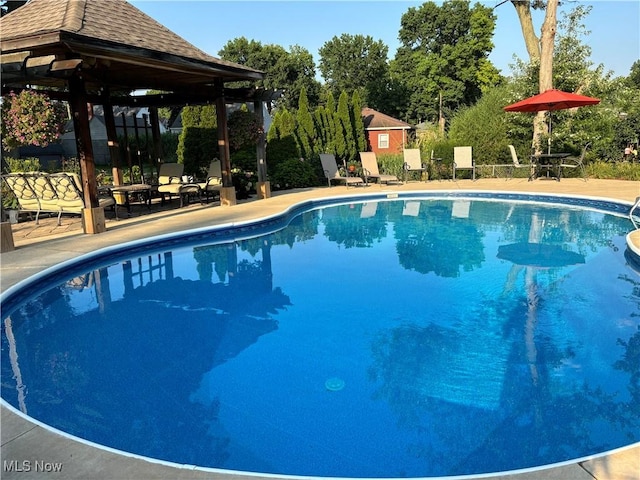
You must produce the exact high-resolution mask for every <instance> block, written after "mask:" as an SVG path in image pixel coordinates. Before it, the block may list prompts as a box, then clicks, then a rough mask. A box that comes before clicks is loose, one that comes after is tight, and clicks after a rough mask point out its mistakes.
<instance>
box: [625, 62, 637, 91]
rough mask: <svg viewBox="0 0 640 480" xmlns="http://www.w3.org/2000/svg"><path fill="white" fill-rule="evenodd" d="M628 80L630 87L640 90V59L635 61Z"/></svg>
mask: <svg viewBox="0 0 640 480" xmlns="http://www.w3.org/2000/svg"><path fill="white" fill-rule="evenodd" d="M626 81H627V85H628V86H629V87H631V88H636V89H638V90H640V60H636V61H635V62H633V65H631V70H630V71H629V76H628V77H627V79H626Z"/></svg>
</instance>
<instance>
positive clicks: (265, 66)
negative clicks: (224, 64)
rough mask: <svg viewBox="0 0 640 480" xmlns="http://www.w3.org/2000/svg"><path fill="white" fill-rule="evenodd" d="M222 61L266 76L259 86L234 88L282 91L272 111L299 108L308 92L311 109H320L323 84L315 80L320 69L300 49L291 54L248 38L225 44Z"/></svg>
mask: <svg viewBox="0 0 640 480" xmlns="http://www.w3.org/2000/svg"><path fill="white" fill-rule="evenodd" d="M218 54H219V55H220V58H222V59H224V60H230V61H232V62H236V63H239V64H241V65H246V66H247V67H251V68H255V69H257V70H261V71H263V72H265V73H266V78H265V79H264V80H260V81H257V82H250V83H247V82H236V83H237V85H233V86H250V87H251V88H253V87H262V88H266V89H274V90H277V89H282V90H284V92H285V93H284V95H283V97H282V98H279V99H276V100H274V102H273V105H271V106H272V107H285V108H289V109H293V108H296V106H297V101H298V98H299V96H300V92H301V91H302V89H303V88H304V89H305V90H306V92H307V97H308V98H309V102H310V104H311V105H317V104H318V99H319V95H320V83H319V82H318V81H317V80H316V78H315V70H316V66H315V63H314V61H313V56H312V55H311V53H310V52H309V51H308V50H306V49H304V48H302V47H300V46H297V45H294V46H292V47H291V48H290V51H289V52H287V51H286V50H285V49H284V48H283V47H281V46H279V45H262V43H260V42H257V41H255V40H247V39H246V38H245V37H240V38H236V39H234V40H231V41H229V42H227V43H226V44H225V46H224V47H223V48H222V50H220V51H219V52H218Z"/></svg>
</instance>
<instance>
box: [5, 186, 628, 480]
mask: <svg viewBox="0 0 640 480" xmlns="http://www.w3.org/2000/svg"><path fill="white" fill-rule="evenodd" d="M427 190H451V191H458V192H459V191H512V192H521V193H522V192H530V193H543V194H544V193H546V194H567V195H581V196H586V197H596V198H608V199H614V200H620V201H623V202H627V203H629V205H631V204H633V202H634V201H635V200H636V198H637V197H638V196H640V182H627V181H618V180H589V181H588V182H584V181H582V180H579V179H563V180H562V181H561V182H556V181H549V180H544V179H543V180H536V181H533V182H529V181H527V180H526V179H511V180H504V179H481V180H478V181H475V182H472V181H470V180H459V181H456V182H453V181H442V182H438V181H431V182H426V183H424V182H411V183H408V184H404V185H390V186H379V185H370V186H368V187H364V188H361V187H355V188H349V189H347V188H346V187H343V186H340V187H332V188H326V187H324V188H315V189H303V190H295V191H284V192H275V194H274V195H273V196H272V197H271V198H269V199H265V200H256V199H250V200H246V201H241V202H239V204H238V205H236V206H233V207H224V208H222V207H220V206H219V204H218V203H217V202H215V203H211V204H208V205H201V204H198V203H196V204H191V205H189V206H186V207H183V208H179V209H177V208H171V209H160V208H157V209H156V208H152V209H151V211H146V207H144V206H140V205H135V206H134V207H133V215H132V217H131V218H124V219H122V218H121V219H119V220H116V219H115V218H113V215H112V214H110V213H108V214H107V232H105V233H102V234H98V235H84V234H83V233H82V227H81V223H80V219H79V218H76V217H63V220H62V225H61V226H57V225H56V220H55V219H44V220H42V221H41V224H40V225H39V226H35V225H34V222H24V223H20V224H18V225H14V226H13V236H14V243H15V246H16V249H15V250H14V251H11V252H6V253H3V254H2V255H1V256H0V260H1V270H0V273H1V277H0V281H1V283H0V287H1V289H2V291H4V290H6V289H7V288H9V287H11V286H12V285H14V284H16V283H17V282H19V281H21V280H23V279H26V278H28V277H29V276H31V275H33V274H36V273H38V272H39V271H42V270H44V269H46V268H48V267H50V266H53V265H55V264H58V263H60V262H62V261H65V260H69V259H73V258H75V257H76V256H78V255H81V254H84V253H88V252H92V251H95V250H98V249H100V248H103V247H106V246H110V245H114V244H118V243H122V242H128V241H133V240H137V239H143V238H148V237H152V236H155V235H161V234H168V233H171V232H176V231H181V230H186V229H191V228H199V227H207V226H211V225H217V224H228V223H233V222H242V221H247V220H252V219H256V218H261V217H265V216H269V215H273V214H277V213H279V212H281V211H283V210H284V209H286V208H288V207H289V206H291V205H293V204H296V203H299V202H303V201H306V200H309V199H315V198H326V197H330V196H338V195H358V194H366V193H372V192H380V191H383V192H398V191H403V192H409V191H427ZM631 229H632V225H631V223H630V230H631ZM637 238H639V240H640V237H637ZM639 247H640V245H639ZM1 422H2V424H1V426H2V429H1V434H2V445H1V451H0V454H1V460H2V465H3V470H2V473H1V477H2V478H3V479H13V478H15V479H31V478H35V479H44V478H47V479H125V478H130V479H165V478H166V479H205V478H208V479H215V478H235V479H243V478H247V479H248V478H254V479H255V478H260V477H259V476H256V475H253V474H251V475H241V474H231V473H228V472H222V471H218V472H215V471H212V470H206V471H205V470H197V469H195V467H193V466H182V467H176V466H172V465H168V464H163V463H161V462H152V461H147V460H146V459H142V458H136V457H133V456H128V455H122V454H120V453H118V452H114V451H110V450H107V449H103V448H98V447H96V446H92V445H89V444H86V443H81V442H77V441H75V440H74V439H71V438H68V437H66V436H63V435H60V434H58V433H56V432H52V431H50V430H48V429H47V428H45V427H44V426H42V425H39V424H37V423H34V422H32V421H30V420H29V419H27V418H24V417H23V416H21V415H19V414H17V413H16V412H15V411H14V409H13V408H11V407H8V406H6V405H4V404H3V405H2V418H1ZM292 454H295V452H292ZM23 462H27V463H23ZM36 462H41V463H38V464H36ZM36 465H40V466H42V468H38V469H36ZM56 465H59V466H60V469H61V470H60V471H53V470H52V469H54V467H56ZM23 466H27V467H28V469H27V468H21V467H23ZM46 466H49V467H50V468H49V471H47V468H45V467H46ZM269 478H273V477H272V476H271V477H269ZM447 478H449V479H451V478H454V477H447ZM464 478H466V479H471V478H474V477H464ZM476 478H489V477H488V476H486V475H483V476H478V477H476ZM490 478H496V479H501V480H506V479H510V480H533V479H540V480H593V479H596V480H638V479H640V443H637V444H635V445H632V446H630V447H628V448H624V449H621V450H618V451H616V452H614V453H611V454H609V455H603V456H600V457H596V458H591V459H585V460H584V461H580V462H577V463H572V462H569V463H567V464H563V465H562V466H556V467H553V468H546V469H539V470H536V471H528V472H521V473H518V474H513V475H498V476H492V477H490Z"/></svg>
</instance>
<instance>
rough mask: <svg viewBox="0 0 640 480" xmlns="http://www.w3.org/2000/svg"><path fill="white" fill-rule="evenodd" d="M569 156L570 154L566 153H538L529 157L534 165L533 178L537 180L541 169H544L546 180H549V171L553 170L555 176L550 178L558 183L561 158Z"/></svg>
mask: <svg viewBox="0 0 640 480" xmlns="http://www.w3.org/2000/svg"><path fill="white" fill-rule="evenodd" d="M570 156H571V154H570V153H567V152H557V153H539V154H537V155H531V160H532V161H533V162H534V163H535V165H536V168H535V173H534V178H538V177H539V176H540V172H541V171H542V169H546V171H547V175H546V176H547V178H549V171H551V170H554V171H555V175H552V178H555V179H556V180H557V181H560V164H561V163H562V159H563V158H567V157H570ZM552 173H553V172H552Z"/></svg>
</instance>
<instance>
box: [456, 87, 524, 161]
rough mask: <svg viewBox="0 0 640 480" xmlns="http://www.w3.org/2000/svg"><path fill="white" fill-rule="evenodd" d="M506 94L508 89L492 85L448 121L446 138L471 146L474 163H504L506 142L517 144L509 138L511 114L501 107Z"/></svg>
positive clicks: (504, 103) (506, 154)
mask: <svg viewBox="0 0 640 480" xmlns="http://www.w3.org/2000/svg"><path fill="white" fill-rule="evenodd" d="M507 95H508V91H507V89H505V88H493V89H491V90H490V91H488V92H486V93H485V95H484V96H483V97H482V98H481V99H480V100H479V101H478V103H477V104H476V105H475V106H473V107H465V108H461V109H460V110H459V111H458V112H457V113H456V114H455V116H454V117H453V119H452V120H451V126H450V128H449V140H450V141H451V142H453V143H454V144H455V145H459V146H462V145H471V146H472V147H473V158H474V160H475V162H476V164H479V165H481V164H500V163H505V162H506V161H507V160H509V159H510V156H509V151H508V148H507V145H509V144H510V143H511V144H513V145H516V144H518V142H516V143H513V140H511V139H510V137H509V128H510V117H509V115H511V114H509V113H506V112H504V110H503V107H504V105H506V102H505V100H506V98H507ZM518 146H519V145H518ZM516 149H517V148H516Z"/></svg>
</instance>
